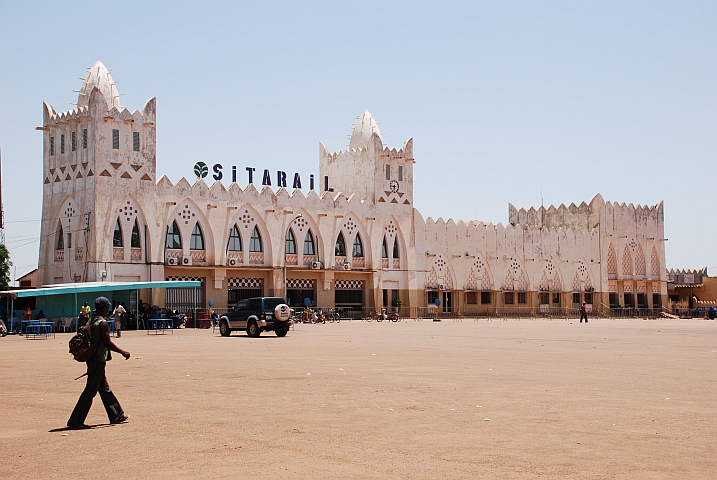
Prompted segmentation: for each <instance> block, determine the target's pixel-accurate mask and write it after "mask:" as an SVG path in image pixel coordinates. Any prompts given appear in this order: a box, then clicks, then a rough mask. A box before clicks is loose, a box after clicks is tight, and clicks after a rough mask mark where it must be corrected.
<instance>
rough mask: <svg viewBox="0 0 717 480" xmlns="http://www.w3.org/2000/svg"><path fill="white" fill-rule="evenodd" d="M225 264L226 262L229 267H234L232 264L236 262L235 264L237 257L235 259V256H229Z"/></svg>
mask: <svg viewBox="0 0 717 480" xmlns="http://www.w3.org/2000/svg"><path fill="white" fill-rule="evenodd" d="M227 264H228V265H229V266H230V267H234V266H236V264H237V259H236V258H230V259H229V261H228V262H227Z"/></svg>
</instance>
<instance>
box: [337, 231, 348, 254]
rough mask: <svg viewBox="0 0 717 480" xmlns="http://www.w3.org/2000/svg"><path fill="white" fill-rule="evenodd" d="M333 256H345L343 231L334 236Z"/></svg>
mask: <svg viewBox="0 0 717 480" xmlns="http://www.w3.org/2000/svg"><path fill="white" fill-rule="evenodd" d="M334 256H335V257H345V256H346V240H344V233H343V232H339V235H338V237H336V245H335V247H334Z"/></svg>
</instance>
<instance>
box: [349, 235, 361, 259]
mask: <svg viewBox="0 0 717 480" xmlns="http://www.w3.org/2000/svg"><path fill="white" fill-rule="evenodd" d="M351 256H352V257H353V258H363V242H362V241H361V234H360V233H358V232H356V236H355V237H354V245H353V248H352V249H351Z"/></svg>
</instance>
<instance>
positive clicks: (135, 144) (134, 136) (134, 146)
mask: <svg viewBox="0 0 717 480" xmlns="http://www.w3.org/2000/svg"><path fill="white" fill-rule="evenodd" d="M132 150H134V151H135V152H139V132H132Z"/></svg>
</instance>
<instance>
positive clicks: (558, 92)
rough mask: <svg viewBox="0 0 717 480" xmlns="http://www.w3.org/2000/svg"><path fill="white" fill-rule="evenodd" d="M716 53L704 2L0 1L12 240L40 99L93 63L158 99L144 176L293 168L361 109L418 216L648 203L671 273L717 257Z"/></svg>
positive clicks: (38, 156) (25, 219)
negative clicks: (376, 127) (201, 169)
mask: <svg viewBox="0 0 717 480" xmlns="http://www.w3.org/2000/svg"><path fill="white" fill-rule="evenodd" d="M716 54H717V2H714V1H711V2H689V1H674V2H656V1H649V2H648V1H645V2H630V1H624V0H623V1H617V2H609V1H595V2H585V1H569V2H539V1H526V2H505V1H500V2H499V1H494V2H478V1H473V2H447V1H441V2H438V1H436V2H371V1H365V0H364V1H361V2H303V3H302V2H270V1H262V2H255V3H241V2H226V3H217V2H208V1H207V2H178V1H172V2H149V1H142V2H128V1H123V2H72V1H64V2H32V1H22V2H20V1H17V2H8V1H3V0H0V148H2V161H3V192H2V194H3V201H4V208H5V220H6V236H7V245H8V247H9V248H10V252H11V255H12V260H13V262H14V263H15V266H16V267H17V270H16V273H17V276H18V277H19V276H21V275H22V274H24V273H26V272H28V271H30V270H31V269H33V268H35V266H36V264H37V258H38V245H39V241H41V240H40V239H39V232H40V223H39V219H40V217H41V204H42V180H43V178H42V134H41V132H38V131H35V127H36V126H39V125H41V123H42V102H43V101H47V102H48V103H50V104H51V105H52V106H53V107H54V108H55V109H56V110H57V111H58V112H60V111H66V110H70V109H72V108H74V106H73V105H72V103H76V102H77V93H74V92H73V90H78V89H79V88H80V86H81V84H82V80H81V78H84V77H85V75H86V67H89V66H91V65H92V64H93V63H94V62H95V61H96V60H102V62H103V63H104V64H105V65H106V66H107V68H109V69H110V71H111V73H112V76H113V77H114V79H115V81H116V82H117V87H118V89H119V92H120V93H121V94H124V96H123V97H122V105H123V106H126V107H128V108H129V109H130V110H135V109H140V110H141V108H142V106H143V105H144V103H145V102H146V101H147V100H148V99H149V98H151V97H153V96H156V97H157V174H158V177H159V176H161V175H162V174H166V175H167V176H168V177H169V178H170V179H171V180H172V181H176V180H177V179H179V178H180V177H181V176H186V177H187V178H188V179H189V180H190V182H193V181H194V175H193V173H192V166H193V165H194V163H195V162H197V161H200V160H201V161H204V162H205V163H207V164H209V165H212V164H214V163H222V164H224V165H225V171H226V169H228V166H230V165H237V167H238V169H239V171H240V172H243V171H244V167H245V166H252V167H255V168H257V170H260V169H264V168H268V169H270V170H286V171H289V172H300V173H301V174H302V178H308V175H309V174H310V173H315V174H318V154H319V147H318V143H319V142H320V141H321V142H324V143H325V144H326V146H327V147H328V148H329V150H331V151H336V150H343V149H345V148H346V146H347V144H348V138H347V136H348V135H349V134H350V133H351V126H352V124H353V123H354V121H355V119H356V117H357V116H358V115H359V114H360V113H361V112H362V111H363V110H364V109H365V108H368V109H369V110H370V111H371V113H373V114H374V116H375V118H376V119H377V121H378V122H379V123H380V127H381V129H382V131H383V132H384V135H383V140H384V143H385V145H386V146H388V147H395V148H397V149H398V148H401V147H402V146H403V143H404V142H405V141H406V140H407V139H408V138H411V137H412V138H413V139H414V156H415V159H416V165H415V169H414V176H415V187H414V188H415V190H414V192H415V193H414V195H415V206H416V208H417V209H418V210H419V211H420V212H421V214H422V215H423V216H424V217H429V216H431V217H433V218H434V219H435V218H438V217H443V218H444V219H448V218H453V219H454V220H456V221H457V220H459V219H462V220H471V219H479V220H484V221H491V222H494V223H498V222H502V223H504V224H505V223H506V222H507V217H508V203H513V204H514V205H516V206H517V207H526V208H527V207H530V206H531V205H534V206H539V205H540V203H541V195H542V198H543V202H544V203H545V205H546V206H547V205H549V204H551V203H553V204H560V203H566V204H569V203H571V202H575V203H576V204H578V203H580V202H581V201H585V202H589V201H590V200H591V199H592V198H593V197H594V196H595V195H596V194H597V193H600V194H602V196H603V198H604V199H605V200H610V201H618V202H625V203H634V204H638V203H639V204H648V205H654V204H656V203H658V202H660V201H664V202H665V236H666V237H667V238H668V239H669V241H668V242H667V244H666V254H667V266H668V268H701V267H704V266H707V267H711V268H717V251H716V250H715V248H714V242H715V239H716V238H717V220H716V219H715V213H714V211H715V208H714V207H715V200H714V198H715V195H717V192H716V191H715V190H716V185H715V178H716V176H715V174H716V173H717V163H716V162H715V160H716V158H715V157H716V152H717V95H716V88H717V55H716ZM238 183H239V184H240V185H241V186H242V187H244V186H245V185H246V179H245V178H244V176H242V175H240V177H239V182H238ZM225 185H227V183H226V182H225ZM107 193H108V194H111V193H112V192H107Z"/></svg>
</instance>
